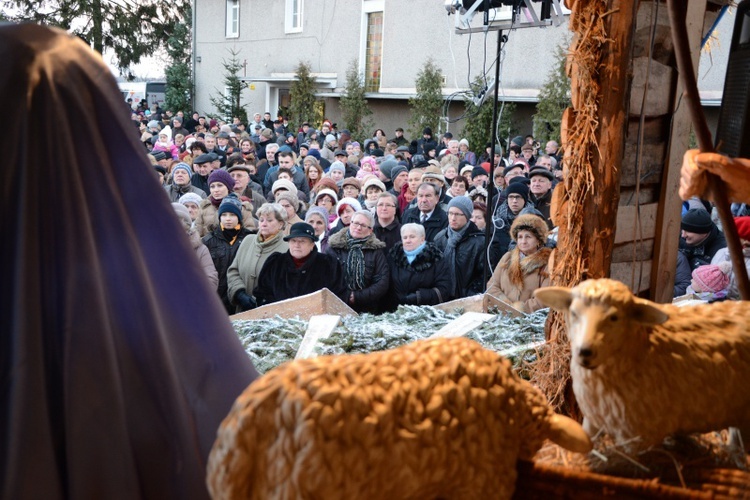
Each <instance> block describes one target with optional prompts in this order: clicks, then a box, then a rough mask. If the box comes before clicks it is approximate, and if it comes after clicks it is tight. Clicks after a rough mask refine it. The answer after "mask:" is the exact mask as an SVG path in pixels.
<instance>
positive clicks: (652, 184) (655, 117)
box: [610, 0, 706, 302]
mask: <svg viewBox="0 0 750 500" xmlns="http://www.w3.org/2000/svg"><path fill="white" fill-rule="evenodd" d="M688 9H689V13H688V16H689V18H690V19H692V20H693V21H694V20H695V19H699V20H702V19H703V17H704V14H705V9H706V0H690V2H689V7H688ZM654 14H656V23H657V24H656V29H655V35H654V43H653V53H652V54H651V55H649V52H650V49H651V47H650V45H651V31H652V29H653V22H654V21H653V19H654ZM702 24H703V23H702V22H699V23H698V26H697V28H696V27H695V26H693V29H692V33H691V34H695V35H696V36H697V37H698V39H700V34H701V29H700V27H701V26H702ZM649 65H650V73H649ZM696 67H697V66H696ZM632 71H633V82H632V89H631V94H630V106H629V111H628V132H627V137H626V142H625V156H624V158H623V162H622V176H621V178H620V201H619V208H618V214H617V230H616V233H615V248H614V251H613V254H612V265H611V267H610V277H612V278H613V279H617V280H619V281H622V282H623V283H625V284H627V285H628V286H630V288H631V289H632V290H633V291H634V292H637V293H641V295H643V296H647V297H649V298H652V299H655V300H657V299H658V300H661V301H662V302H668V301H670V300H671V292H672V287H673V286H674V266H675V263H676V259H677V256H676V252H677V247H678V238H679V206H680V204H681V201H680V200H679V198H678V197H677V193H676V191H677V187H678V185H677V184H675V172H676V175H677V178H676V179H679V167H680V164H681V159H682V155H683V153H684V151H685V148H686V147H687V141H688V136H689V122H687V121H686V118H685V117H684V116H682V115H681V111H682V110H681V109H680V110H678V111H679V112H680V113H678V114H677V115H675V109H676V108H677V104H678V103H679V96H678V95H677V92H678V89H677V81H678V74H677V69H676V63H675V60H674V50H673V47H672V34H671V28H670V24H669V16H668V13H667V7H666V4H664V3H660V4H659V5H658V9H657V11H656V12H655V10H654V3H653V2H651V1H641V2H640V4H639V7H638V15H637V20H636V31H635V39H634V43H633V59H632ZM644 95H645V97H644ZM644 99H645V101H644ZM685 108H686V107H685V106H682V109H685ZM673 117H674V119H673ZM686 123H687V125H686ZM670 141H672V148H671V149H670ZM639 144H640V146H639ZM670 155H671V156H672V158H671V160H670ZM677 156H679V161H678V160H677V159H676V158H677ZM665 165H666V166H667V167H668V168H665ZM675 217H677V225H676V226H675V223H674V221H675ZM665 221H666V223H665ZM659 266H660V267H659ZM670 266H671V267H670ZM656 269H660V271H655V270H656ZM655 272H657V273H658V276H657V275H656V274H655ZM665 273H666V274H665ZM670 280H671V281H670ZM657 292H658V295H657Z"/></svg>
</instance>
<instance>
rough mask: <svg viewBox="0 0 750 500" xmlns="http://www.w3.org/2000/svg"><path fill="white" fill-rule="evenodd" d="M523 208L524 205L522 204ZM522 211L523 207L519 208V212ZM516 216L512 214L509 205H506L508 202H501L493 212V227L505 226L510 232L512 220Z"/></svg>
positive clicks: (503, 227)
mask: <svg viewBox="0 0 750 500" xmlns="http://www.w3.org/2000/svg"><path fill="white" fill-rule="evenodd" d="M524 208H525V205H524ZM522 211H523V208H522V209H521V210H519V212H518V213H519V214H520V213H521V212H522ZM516 217H518V215H517V214H514V213H513V212H512V211H511V209H510V207H509V206H508V202H507V201H506V202H505V203H503V204H501V205H500V206H499V207H498V208H497V211H496V212H495V227H496V228H497V229H505V228H507V230H508V232H510V226H512V225H513V221H514V220H516Z"/></svg>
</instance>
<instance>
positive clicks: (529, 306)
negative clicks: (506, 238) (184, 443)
mask: <svg viewBox="0 0 750 500" xmlns="http://www.w3.org/2000/svg"><path fill="white" fill-rule="evenodd" d="M551 253H552V250H551V249H549V248H546V247H544V248H541V249H539V250H538V251H537V252H536V253H534V254H531V255H529V256H527V257H524V258H523V260H521V261H520V262H519V256H520V255H521V252H520V251H519V250H518V248H514V249H513V250H511V251H510V252H508V253H506V254H505V255H503V258H502V259H500V262H499V263H498V264H497V267H496V268H495V272H494V273H493V274H492V278H490V281H488V282H487V293H488V294H490V295H492V296H494V297H497V298H498V299H500V300H502V301H504V302H507V303H508V304H512V305H514V307H516V308H517V309H520V310H521V311H523V312H525V313H531V312H534V311H536V310H537V309H542V308H544V307H545V306H544V305H542V303H541V302H539V301H538V300H536V299H535V298H534V297H533V296H532V294H533V293H534V290H536V289H537V288H542V287H546V286H549V285H550V279H549V273H548V271H547V269H548V266H547V264H548V261H549V257H550V254H551Z"/></svg>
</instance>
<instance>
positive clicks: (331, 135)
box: [326, 134, 336, 144]
mask: <svg viewBox="0 0 750 500" xmlns="http://www.w3.org/2000/svg"><path fill="white" fill-rule="evenodd" d="M334 141H336V136H335V135H333V134H328V135H327V136H326V144H328V143H329V142H334Z"/></svg>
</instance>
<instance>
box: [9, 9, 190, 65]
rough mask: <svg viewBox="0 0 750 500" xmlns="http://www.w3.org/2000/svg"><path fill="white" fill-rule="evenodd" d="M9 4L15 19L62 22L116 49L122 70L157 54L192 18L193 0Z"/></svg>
mask: <svg viewBox="0 0 750 500" xmlns="http://www.w3.org/2000/svg"><path fill="white" fill-rule="evenodd" d="M4 4H5V7H6V8H7V9H6V11H5V14H4V15H5V16H7V17H8V18H10V20H12V21H16V22H22V21H30V22H34V23H38V24H46V25H50V26H57V27H59V28H62V29H64V30H67V31H69V32H71V33H73V34H74V35H77V36H79V37H81V38H82V39H83V40H85V41H86V42H88V43H89V44H90V45H91V46H92V47H93V48H94V50H96V51H97V52H99V53H104V51H105V49H109V50H112V51H113V53H114V58H115V63H116V64H117V66H118V67H119V68H120V72H121V73H124V72H125V71H126V69H127V68H128V67H129V66H130V65H131V64H135V63H137V62H138V61H140V60H141V58H142V57H143V56H145V55H148V54H152V53H153V52H154V49H155V48H156V47H158V46H159V45H161V43H162V41H164V40H167V39H168V38H169V37H170V35H171V34H172V33H173V32H174V31H175V29H177V27H178V26H180V25H181V24H183V23H184V20H185V19H190V17H189V16H187V17H186V16H185V12H186V9H187V8H188V6H189V5H190V1H189V0H175V1H171V2H162V1H159V0H139V1H138V2H129V1H126V2H122V1H118V0H43V1H40V0H5V2H4ZM11 12H12V14H11Z"/></svg>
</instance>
